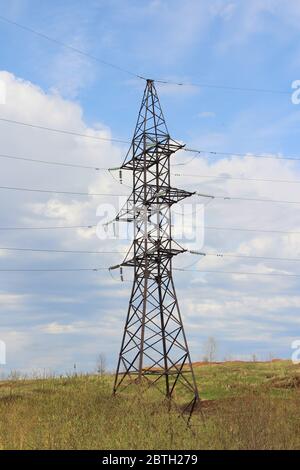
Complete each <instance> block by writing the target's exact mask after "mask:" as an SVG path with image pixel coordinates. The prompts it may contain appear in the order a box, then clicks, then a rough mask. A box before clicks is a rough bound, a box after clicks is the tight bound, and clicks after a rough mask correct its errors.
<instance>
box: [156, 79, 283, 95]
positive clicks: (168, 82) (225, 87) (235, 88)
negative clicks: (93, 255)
mask: <svg viewBox="0 0 300 470" xmlns="http://www.w3.org/2000/svg"><path fill="white" fill-rule="evenodd" d="M155 82H156V83H161V84H163V85H176V86H182V87H184V86H195V87H201V88H212V89H220V90H227V91H246V92H251V93H252V92H254V93H272V94H281V95H290V94H291V92H290V91H287V90H273V89H270V88H249V87H238V86H229V85H217V84H216V85H214V84H208V83H193V82H190V83H189V82H173V81H171V80H163V79H155Z"/></svg>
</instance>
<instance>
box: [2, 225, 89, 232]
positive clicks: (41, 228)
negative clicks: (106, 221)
mask: <svg viewBox="0 0 300 470" xmlns="http://www.w3.org/2000/svg"><path fill="white" fill-rule="evenodd" d="M96 227H97V225H58V226H48V227H0V230H8V231H9V230H62V229H80V228H85V229H92V228H96Z"/></svg>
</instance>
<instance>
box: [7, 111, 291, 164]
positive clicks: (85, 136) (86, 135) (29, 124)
mask: <svg viewBox="0 0 300 470" xmlns="http://www.w3.org/2000/svg"><path fill="white" fill-rule="evenodd" d="M0 121H2V122H6V123H8V124H15V125H20V126H25V127H31V128H35V129H41V130H44V131H49V132H56V133H59V134H66V135H73V136H78V137H84V138H88V139H94V140H100V141H105V142H116V143H121V144H128V145H130V144H131V142H130V141H129V140H124V139H118V138H109V137H100V136H93V135H89V134H82V133H80V132H76V131H71V130H65V129H58V128H53V127H46V126H42V125H39V124H32V123H28V122H24V121H16V120H13V119H6V118H0ZM182 150H184V151H185V152H192V153H196V154H208V155H214V156H216V155H224V156H230V157H233V158H234V157H247V158H265V159H269V160H291V161H293V160H294V161H300V158H299V157H290V156H282V157H274V156H268V155H259V154H254V153H249V152H248V153H237V152H221V151H216V150H203V149H202V150H200V149H192V148H183V149H182ZM2 157H3V158H17V157H13V156H9V155H2ZM17 159H20V160H21V159H22V160H28V161H37V162H39V163H43V162H44V161H40V160H35V159H30V158H24V157H18V158H17ZM192 160H194V158H193V159H191V160H190V161H189V162H186V163H177V164H175V165H172V166H185V165H187V164H188V163H190V162H191V161H192ZM47 163H48V162H47ZM49 163H50V162H49ZM53 164H54V163H53ZM55 164H56V163H55ZM63 164H64V163H63ZM64 165H65V164H64ZM67 166H70V165H69V164H68V165H67ZM72 166H77V165H72ZM83 167H84V165H83ZM87 168H88V167H87ZM91 168H93V169H94V167H91ZM95 169H98V168H95ZM101 169H102V168H101ZM105 169H106V168H105Z"/></svg>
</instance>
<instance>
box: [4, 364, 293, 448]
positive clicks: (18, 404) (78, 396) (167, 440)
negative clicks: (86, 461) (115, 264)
mask: <svg viewBox="0 0 300 470" xmlns="http://www.w3.org/2000/svg"><path fill="white" fill-rule="evenodd" d="M195 371H196V378H197V381H198V385H199V389H200V394H201V397H202V398H203V417H204V419H203V418H202V417H201V414H200V413H197V414H195V415H194V417H193V420H192V429H188V428H187V427H186V423H185V421H184V420H183V419H182V418H179V417H178V414H177V413H176V412H172V413H168V410H167V407H166V405H165V404H164V403H163V402H162V401H161V398H160V397H159V395H158V394H157V393H155V392H151V394H149V393H148V394H146V395H143V396H140V395H139V393H138V387H137V386H133V387H132V388H131V391H128V392H126V394H125V393H124V394H123V395H120V396H118V397H116V398H112V396H111V388H112V380H113V378H112V377H111V376H110V375H106V376H104V377H99V376H96V375H86V376H78V377H66V378H46V379H35V380H29V379H27V380H25V379H14V380H8V381H5V382H0V449H300V406H299V405H300V366H294V365H292V364H291V363H290V362H289V361H281V362H274V363H238V362H236V363H234V362H231V363H223V364H216V365H205V366H200V367H196V368H195ZM178 395H180V391H179V392H178Z"/></svg>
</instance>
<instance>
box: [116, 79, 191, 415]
mask: <svg viewBox="0 0 300 470" xmlns="http://www.w3.org/2000/svg"><path fill="white" fill-rule="evenodd" d="M183 147H184V146H183V145H181V144H179V143H178V142H176V141H175V140H173V139H171V137H170V135H169V132H168V129H167V126H166V122H165V119H164V115H163V112H162V109H161V105H160V101H159V98H158V95H157V91H156V88H155V85H154V82H153V81H152V80H147V84H146V87H145V91H144V95H143V99H142V103H141V107H140V110H139V115H138V120H137V124H136V128H135V132H134V136H133V139H132V142H131V146H130V149H129V151H128V153H127V156H126V158H125V161H124V163H123V165H122V167H121V169H122V170H130V171H132V175H133V192H132V194H131V196H130V197H129V199H128V201H127V203H126V204H125V206H124V207H123V209H121V211H120V212H119V214H118V216H117V218H116V220H117V221H120V222H122V221H125V222H133V224H134V240H133V243H132V245H131V248H130V250H129V252H128V254H127V255H126V257H125V259H124V261H123V262H122V263H121V265H118V266H117V267H123V266H131V267H133V270H134V279H133V285H132V291H131V296H130V301H129V307H128V313H127V318H126V323H125V328H124V333H123V338H122V344H121V350H120V354H119V359H118V365H117V371H116V376H115V383H114V393H117V392H119V391H120V390H122V389H124V388H126V387H127V386H128V385H130V384H132V383H134V382H138V383H141V382H143V383H147V384H149V385H156V386H158V388H159V389H160V390H161V391H162V392H163V393H164V395H165V396H166V397H167V398H168V399H171V398H174V395H175V390H178V393H177V394H179V390H181V391H182V393H183V394H184V396H185V397H186V396H187V395H189V398H188V400H187V403H186V404H185V405H184V408H183V411H184V410H185V409H186V410H189V411H190V413H192V411H193V409H194V407H195V405H196V404H197V402H198V401H199V394H198V389H197V384H196V380H195V375H194V371H193V367H192V363H191V358H190V353H189V348H188V344H187V340H186V335H185V331H184V327H183V323H182V317H181V314H180V309H179V305H178V301H177V296H176V292H175V287H174V282H173V277H172V258H173V257H174V256H176V255H178V254H180V253H183V252H184V251H185V250H184V249H183V248H182V247H181V246H180V245H179V244H178V243H176V242H175V241H174V240H173V239H172V224H171V207H172V205H173V204H175V203H177V202H179V201H181V200H183V199H185V198H186V197H189V196H191V195H192V194H193V193H191V192H188V191H185V190H181V189H177V188H173V187H172V186H171V181H170V157H171V155H172V154H173V153H175V152H176V151H177V150H180V149H181V148H183ZM113 268H116V267H113ZM113 268H112V269H113Z"/></svg>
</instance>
